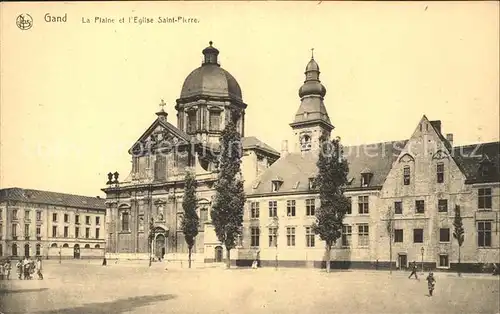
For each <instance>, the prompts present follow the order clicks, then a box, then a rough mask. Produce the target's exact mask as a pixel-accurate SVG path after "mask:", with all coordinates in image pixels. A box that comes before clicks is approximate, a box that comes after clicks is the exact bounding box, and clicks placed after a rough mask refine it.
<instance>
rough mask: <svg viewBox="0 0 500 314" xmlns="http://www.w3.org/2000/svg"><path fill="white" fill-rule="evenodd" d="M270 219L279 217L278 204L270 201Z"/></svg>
mask: <svg viewBox="0 0 500 314" xmlns="http://www.w3.org/2000/svg"><path fill="white" fill-rule="evenodd" d="M269 217H278V202H276V201H269Z"/></svg>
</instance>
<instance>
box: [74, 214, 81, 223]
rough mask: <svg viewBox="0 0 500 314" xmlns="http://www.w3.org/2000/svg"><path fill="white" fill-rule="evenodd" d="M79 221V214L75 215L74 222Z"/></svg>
mask: <svg viewBox="0 0 500 314" xmlns="http://www.w3.org/2000/svg"><path fill="white" fill-rule="evenodd" d="M79 223H80V215H75V224H79Z"/></svg>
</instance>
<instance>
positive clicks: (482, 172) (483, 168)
mask: <svg viewBox="0 0 500 314" xmlns="http://www.w3.org/2000/svg"><path fill="white" fill-rule="evenodd" d="M490 170H491V162H490V161H489V160H488V159H484V160H483V161H481V164H480V165H479V173H478V175H479V176H481V177H488V176H489V175H490Z"/></svg>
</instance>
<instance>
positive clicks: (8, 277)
mask: <svg viewBox="0 0 500 314" xmlns="http://www.w3.org/2000/svg"><path fill="white" fill-rule="evenodd" d="M11 268H12V266H11V264H10V259H9V260H7V262H6V263H5V276H6V277H7V280H10V270H11Z"/></svg>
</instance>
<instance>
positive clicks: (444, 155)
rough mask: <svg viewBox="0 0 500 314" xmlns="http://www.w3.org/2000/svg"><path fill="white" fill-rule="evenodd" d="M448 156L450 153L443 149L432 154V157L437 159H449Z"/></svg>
mask: <svg viewBox="0 0 500 314" xmlns="http://www.w3.org/2000/svg"><path fill="white" fill-rule="evenodd" d="M448 158H449V155H448V154H447V153H446V152H444V151H442V150H438V151H437V152H436V153H434V155H432V159H437V160H441V159H448Z"/></svg>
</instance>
